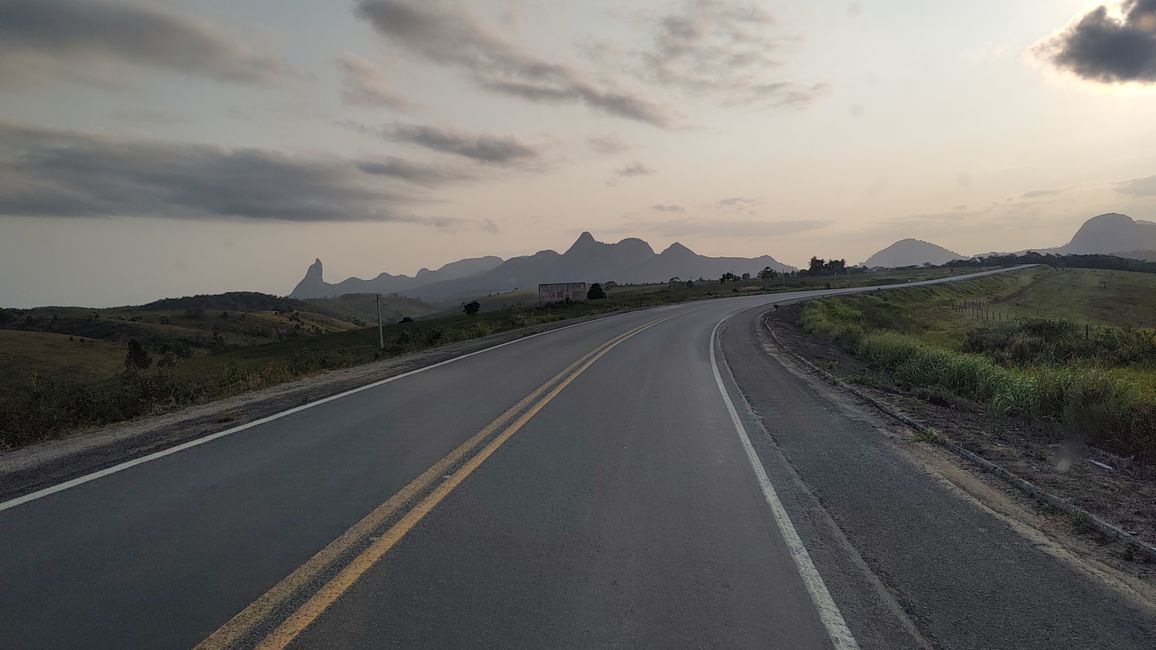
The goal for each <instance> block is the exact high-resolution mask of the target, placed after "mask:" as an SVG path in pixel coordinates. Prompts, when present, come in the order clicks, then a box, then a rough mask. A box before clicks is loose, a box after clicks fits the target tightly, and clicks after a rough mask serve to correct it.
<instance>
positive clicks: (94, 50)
mask: <svg viewBox="0 0 1156 650" xmlns="http://www.w3.org/2000/svg"><path fill="white" fill-rule="evenodd" d="M108 62H114V63H129V64H136V65H140V66H145V67H151V68H159V69H163V70H166V71H171V72H181V73H185V74H191V75H197V76H202V77H210V78H213V79H219V80H225V81H234V82H245V83H267V82H270V81H273V80H275V79H277V78H278V77H281V76H283V75H285V74H287V72H288V68H287V66H286V65H285V64H284V62H283V61H281V60H279V59H276V58H272V57H269V56H265V55H262V54H260V53H257V52H255V51H253V50H251V49H250V48H249V47H247V46H246V45H244V44H242V43H241V42H240V41H238V40H236V39H235V38H232V37H230V36H229V35H228V34H226V33H225V32H224V31H222V30H221V29H219V28H218V27H216V26H215V25H213V24H212V23H210V22H208V21H206V20H202V19H200V18H196V17H193V16H188V15H185V14H181V13H177V12H176V11H173V10H170V9H167V8H164V7H156V6H152V5H151V4H149V3H130V2H123V1H122V2H116V1H112V0H0V84H7V83H14V82H22V81H23V82H37V81H43V80H45V79H72V80H79V79H86V78H88V77H89V76H90V73H91V72H92V71H93V70H94V69H96V68H98V67H99V66H100V65H101V64H104V63H108Z"/></svg>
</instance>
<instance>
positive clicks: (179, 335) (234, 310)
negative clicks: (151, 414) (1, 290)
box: [0, 291, 436, 356]
mask: <svg viewBox="0 0 1156 650" xmlns="http://www.w3.org/2000/svg"><path fill="white" fill-rule="evenodd" d="M435 311H436V310H435V308H434V307H432V306H431V305H427V304H425V303H423V302H421V301H419V300H416V299H414V298H404V297H397V296H388V297H386V298H385V299H384V300H383V301H382V305H381V312H382V318H383V320H385V321H386V322H396V321H397V320H399V319H401V318H403V317H405V316H410V317H415V318H416V317H420V316H425V315H428V314H432V313H434V312H435ZM376 322H377V306H376V303H375V296H373V295H364V294H352V295H345V296H340V297H335V298H326V299H310V300H297V299H295V298H284V297H280V296H272V295H269V294H265V293H256V292H251V291H234V292H229V293H221V294H212V295H199V296H186V297H183V298H165V299H163V300H157V301H155V302H151V303H148V304H147V305H135V306H124V307H107V308H98V309H92V308H88V307H35V308H32V309H0V331H4V330H22V331H27V332H41V333H50V334H56V335H61V336H65V337H66V338H65V340H67V336H72V337H74V338H76V337H79V338H81V339H85V340H97V341H103V342H107V343H112V342H119V343H123V342H125V341H128V340H129V339H138V340H140V341H142V342H143V343H144V344H145V346H146V347H147V348H148V349H149V350H152V351H156V352H159V353H164V352H166V351H171V352H174V353H176V354H178V355H180V356H198V355H201V354H208V353H214V352H221V351H223V350H226V349H231V348H239V347H246V346H250V345H258V344H261V343H270V342H274V341H283V340H286V339H289V338H294V337H297V336H304V335H311V334H322V333H329V332H344V331H347V330H352V329H359V328H362V327H367V326H369V325H372V324H375V323H376ZM28 340H30V341H31V340H32V339H28Z"/></svg>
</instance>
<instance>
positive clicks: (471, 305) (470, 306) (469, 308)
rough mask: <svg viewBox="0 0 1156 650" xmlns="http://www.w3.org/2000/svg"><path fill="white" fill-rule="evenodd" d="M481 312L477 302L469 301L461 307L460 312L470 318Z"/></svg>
mask: <svg viewBox="0 0 1156 650" xmlns="http://www.w3.org/2000/svg"><path fill="white" fill-rule="evenodd" d="M481 310H482V305H481V303H479V302H478V301H477V300H471V301H470V302H467V303H466V304H465V305H463V306H462V311H464V312H466V313H467V314H469V315H470V316H473V315H475V314H477V313H478V312H479V311H481Z"/></svg>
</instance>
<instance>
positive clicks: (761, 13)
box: [642, 0, 827, 106]
mask: <svg viewBox="0 0 1156 650" xmlns="http://www.w3.org/2000/svg"><path fill="white" fill-rule="evenodd" d="M774 30H775V20H774V17H773V16H771V14H770V13H768V12H767V11H766V10H765V9H763V8H762V7H761V6H760V4H758V3H754V2H743V1H741V0H690V1H688V2H685V3H683V4H682V5H680V6H679V8H678V10H676V11H674V12H672V13H670V14H668V15H666V16H663V17H662V18H661V19H660V20H659V21H658V27H657V29H656V32H655V37H654V43H653V45H652V46H651V48H650V49H649V50H647V51H646V52H644V53H643V54H642V62H643V68H644V76H645V77H647V78H648V79H649V80H650V81H653V82H655V83H658V84H661V85H665V86H670V87H674V88H678V89H680V90H683V91H684V92H686V93H688V94H692V95H696V96H699V95H710V96H713V97H714V98H716V99H717V100H719V101H720V102H722V103H723V104H761V105H770V106H797V105H802V104H807V103H810V102H812V101H814V100H815V99H817V98H818V97H820V96H822V95H823V94H824V93H825V92H826V91H827V86H826V84H821V83H818V84H816V83H808V84H800V83H795V82H791V81H784V80H771V79H769V78H768V76H769V75H768V73H770V72H772V71H774V70H775V69H776V68H778V67H780V66H781V65H782V63H781V61H780V60H779V59H778V58H777V57H776V52H777V51H778V50H779V49H781V47H782V46H783V44H784V43H786V42H787V41H788V40H789V39H786V38H783V37H780V36H777V35H776V34H775V32H774Z"/></svg>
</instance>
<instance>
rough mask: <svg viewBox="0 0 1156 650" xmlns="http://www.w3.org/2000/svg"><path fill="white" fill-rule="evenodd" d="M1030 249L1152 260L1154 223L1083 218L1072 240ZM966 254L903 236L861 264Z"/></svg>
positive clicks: (1115, 216)
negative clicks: (1058, 244)
mask: <svg viewBox="0 0 1156 650" xmlns="http://www.w3.org/2000/svg"><path fill="white" fill-rule="evenodd" d="M1031 250H1033V251H1035V252H1037V253H1051V254H1054V255H1069V254H1071V255H1077V254H1089V255H1094V254H1101V255H1117V256H1119V257H1130V258H1134V259H1141V260H1153V259H1156V222H1153V221H1144V220H1142V219H1133V218H1132V217H1129V216H1128V215H1126V214H1119V213H1116V212H1109V213H1107V214H1101V215H1098V216H1095V217H1092V218H1091V219H1088V220H1087V221H1085V222H1084V223H1083V225H1081V226H1080V228H1079V230H1077V231H1076V234H1075V235H1074V236H1072V239H1071V241H1069V242H1068V243H1067V244H1064V245H1063V246H1056V247H1052V248H1033V249H1031ZM1018 252H1020V253H1024V252H1026V251H1018ZM969 257H971V256H968V255H960V254H959V253H956V252H954V251H951V250H948V249H946V248H943V247H942V246H937V245H935V244H932V243H930V242H925V241H920V240H918V239H903V240H900V241H897V242H895V243H894V244H891V245H890V246H888V247H887V248H884V249H883V250H881V251H879V252H877V253H875V254H874V255H872V256H871V257H869V258H867V261H866V262H864V263H863V264H864V266H867V267H869V268H871V267H888V268H894V267H899V266H919V265H922V264H925V263H930V264H943V263H945V262H949V261H951V260H953V259H967V258H969ZM977 257H983V256H982V255H979V256H977Z"/></svg>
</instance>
